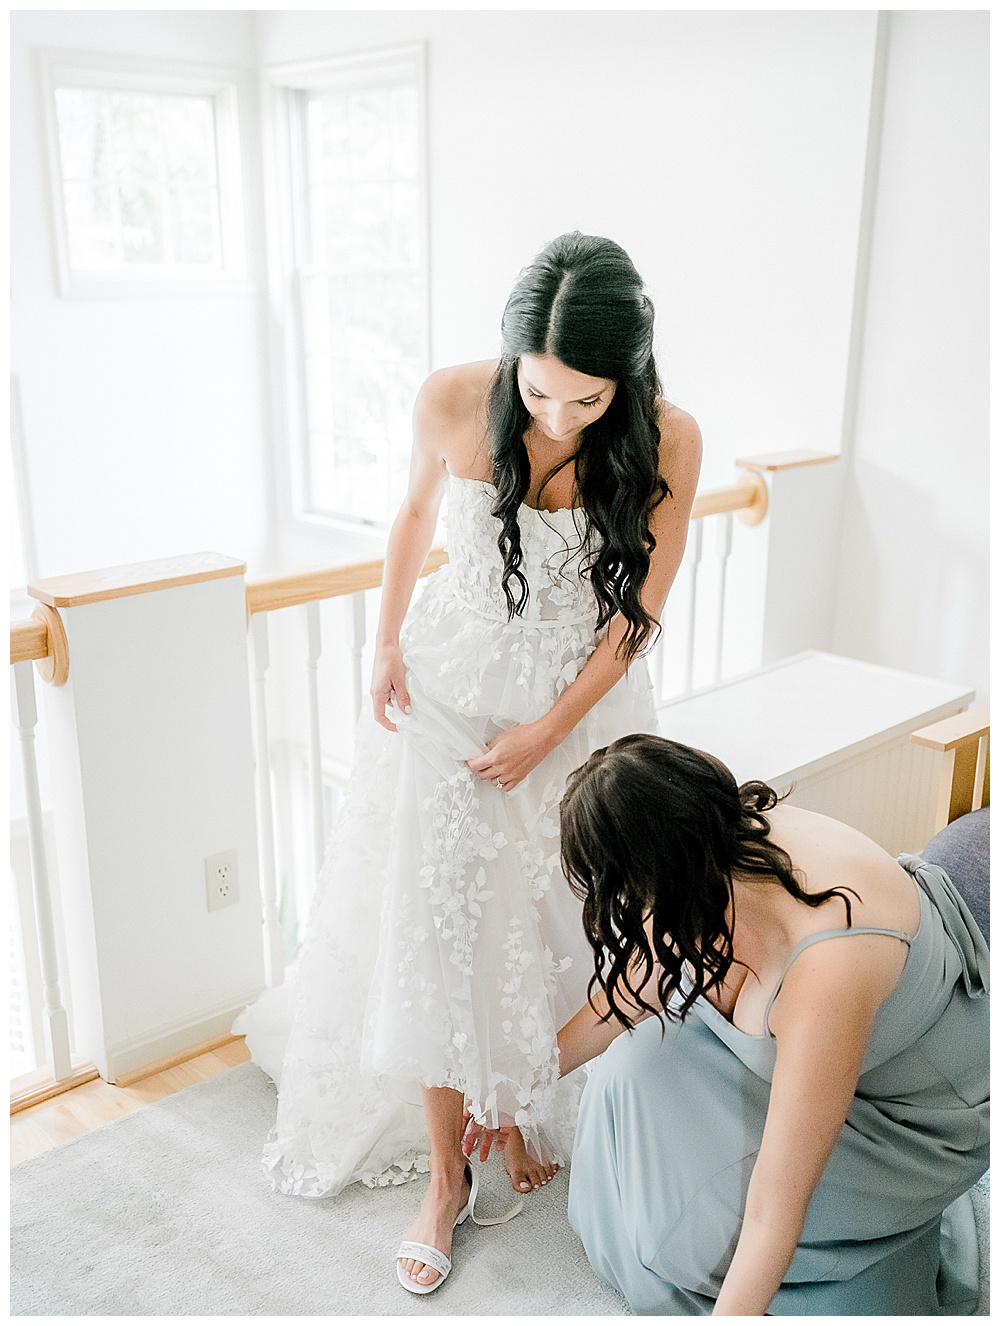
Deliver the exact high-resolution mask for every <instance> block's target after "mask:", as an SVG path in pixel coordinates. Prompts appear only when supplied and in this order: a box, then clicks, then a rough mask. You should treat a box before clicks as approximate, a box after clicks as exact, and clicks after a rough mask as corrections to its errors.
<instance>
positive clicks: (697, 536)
mask: <svg viewBox="0 0 1000 1326" xmlns="http://www.w3.org/2000/svg"><path fill="white" fill-rule="evenodd" d="M691 524H692V530H691V533H692V536H693V537H692V539H691V542H690V543H689V544H688V547H689V548H690V550H691V551H690V552H689V553H688V557H687V561H688V565H689V566H690V568H691V570H690V577H691V579H690V584H691V593H690V597H689V598H688V620H687V631H686V632H685V640H684V689H685V691H690V690H691V689H692V687H693V686H694V643H695V626H696V622H697V611H698V579H699V577H698V572H699V569H700V567H701V557H702V549H703V547H704V542H705V540H704V526H705V522H704V521H703V520H694V521H692V522H691Z"/></svg>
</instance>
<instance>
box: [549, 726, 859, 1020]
mask: <svg viewBox="0 0 1000 1326" xmlns="http://www.w3.org/2000/svg"><path fill="white" fill-rule="evenodd" d="M778 799H779V798H778V796H777V793H776V792H775V791H774V789H773V788H771V787H768V785H767V784H766V783H761V782H749V783H743V784H742V785H741V786H739V787H737V785H736V779H735V778H734V777H733V775H732V774H731V773H730V771H729V770H728V769H727V768H726V766H725V765H724V764H723V763H722V761H721V760H717V759H716V758H715V757H714V756H713V755H708V754H706V753H705V752H704V751H699V750H694V749H692V748H691V747H690V746H682V745H681V744H680V743H679V742H676V741H668V740H666V739H665V738H663V737H654V736H649V735H646V734H636V735H633V736H628V737H622V738H621V739H620V740H619V741H616V742H614V743H613V744H612V745H610V746H606V747H605V748H604V749H603V750H598V751H595V752H594V754H593V755H591V757H590V759H589V760H588V761H587V762H586V764H584V765H582V766H581V767H580V768H579V769H577V771H576V772H575V773H574V774H573V775H572V777H571V779H570V782H569V786H568V788H567V791H566V793H565V795H564V796H563V799H562V806H561V810H560V817H561V835H562V837H561V852H562V865H563V870H564V872H565V874H566V878H567V879H568V880H569V883H570V887H571V888H572V889H573V892H574V893H575V894H576V895H577V897H579V898H580V899H582V901H583V926H584V930H585V931H586V933H587V938H588V940H589V941H590V945H591V947H592V948H593V950H594V975H593V976H592V977H591V980H590V985H589V988H588V995H589V997H590V999H591V1000H593V997H594V994H595V992H596V991H597V990H598V989H600V990H603V991H604V993H605V994H606V996H607V1000H608V1008H609V1010H610V1011H609V1013H608V1015H607V1016H608V1018H610V1017H611V1016H614V1017H615V1018H617V1019H618V1021H619V1022H621V1023H623V1024H624V1026H625V1027H627V1028H628V1029H629V1030H631V1028H632V1027H633V1026H634V1025H635V1022H636V1020H637V1019H636V1018H635V1016H634V1015H633V1014H634V1010H635V1009H636V1008H640V1009H645V1010H646V1011H648V1012H654V1013H657V1014H659V1015H661V1016H666V1017H668V1018H677V1019H683V1018H684V1016H685V1015H686V1013H687V1012H688V1010H689V1009H690V1007H691V1005H692V1004H693V1003H694V1001H695V1000H696V999H697V998H698V997H699V995H704V994H705V993H706V992H707V991H709V990H712V989H713V988H714V987H716V986H719V985H721V984H722V983H723V982H724V981H725V979H726V975H727V973H728V972H729V969H730V967H731V966H732V965H733V963H734V961H737V959H735V958H734V957H733V875H734V873H738V874H740V875H741V876H744V877H746V876H753V875H756V876H760V877H762V878H771V879H775V880H777V882H778V884H779V885H780V886H781V887H782V888H783V889H785V890H786V891H787V892H788V893H790V894H791V895H792V897H793V898H795V899H797V900H798V901H799V902H802V903H805V904H806V906H808V907H819V906H820V905H821V904H822V903H824V902H827V901H828V900H829V899H830V898H834V897H836V898H840V899H841V901H842V902H843V904H844V906H845V907H846V909H847V924H848V925H850V924H851V903H850V900H849V899H848V897H847V893H849V892H853V890H850V889H839V888H833V889H825V890H823V891H822V892H819V893H806V892H805V890H804V889H803V888H802V886H801V885H800V883H799V881H798V880H797V879H796V877H795V875H796V872H795V869H794V867H793V865H792V861H791V858H790V857H789V855H788V853H787V852H786V851H785V850H784V849H783V848H781V847H779V846H778V845H777V844H776V843H775V842H773V841H772V840H771V837H770V826H769V825H768V822H767V820H766V819H765V818H764V811H767V810H770V809H771V808H772V807H773V806H775V805H776V804H777V802H778ZM854 896H855V897H857V894H854ZM649 919H651V922H652V923H651V925H650V926H649V931H650V934H651V938H652V943H650V934H647V930H646V926H645V924H644V923H645V922H646V921H647V920H649ZM656 963H659V967H660V975H659V977H658V979H657V982H656V1001H655V1003H650V1002H649V1001H648V999H647V998H646V991H645V989H644V987H646V986H647V984H648V983H649V980H650V978H651V976H652V974H653V971H654V967H655V964H656ZM684 964H686V965H687V977H688V980H689V981H690V988H689V989H685V990H684V991H683V997H682V998H680V999H675V1000H674V1001H673V1003H671V999H672V997H673V996H674V995H675V994H676V993H677V992H678V991H680V990H681V972H682V968H683V966H684ZM685 984H687V983H685ZM622 1001H627V1002H628V1003H629V1004H630V1005H631V1007H632V1010H633V1012H632V1013H630V1012H628V1011H627V1010H626V1008H624V1007H623V1002H622ZM605 1020H607V1018H606V1019H605Z"/></svg>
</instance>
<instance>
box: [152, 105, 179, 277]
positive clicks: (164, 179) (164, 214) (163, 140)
mask: <svg viewBox="0 0 1000 1326" xmlns="http://www.w3.org/2000/svg"><path fill="white" fill-rule="evenodd" d="M156 129H157V147H158V149H159V151H158V158H159V159H158V161H157V174H158V176H159V185H160V223H161V225H162V226H163V265H164V266H165V267H174V266H176V259H175V258H174V236H173V226H172V225H171V221H172V219H173V218H172V213H171V206H170V181H169V176H168V174H167V129H166V123H165V117H164V113H163V98H162V96H161V97H157V98H156Z"/></svg>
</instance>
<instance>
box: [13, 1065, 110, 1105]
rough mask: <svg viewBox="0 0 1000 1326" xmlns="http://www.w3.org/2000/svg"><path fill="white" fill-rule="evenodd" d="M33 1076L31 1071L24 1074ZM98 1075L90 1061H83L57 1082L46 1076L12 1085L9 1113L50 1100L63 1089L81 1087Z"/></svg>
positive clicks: (61, 1092)
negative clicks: (30, 1081)
mask: <svg viewBox="0 0 1000 1326" xmlns="http://www.w3.org/2000/svg"><path fill="white" fill-rule="evenodd" d="M34 1076H35V1075H34V1074H33V1073H32V1074H25V1077H28V1078H31V1077H34ZM100 1076H101V1075H100V1073H99V1072H98V1071H97V1069H96V1068H95V1067H94V1065H93V1064H92V1063H83V1064H80V1065H78V1066H77V1067H76V1068H74V1069H73V1072H72V1073H71V1074H70V1075H69V1077H64V1078H62V1079H61V1080H59V1081H58V1082H57V1081H56V1079H55V1078H53V1077H47V1076H46V1077H43V1078H41V1080H39V1081H37V1082H34V1083H28V1084H25V1085H24V1086H23V1087H20V1088H18V1087H17V1086H14V1089H13V1090H12V1092H11V1097H10V1112H11V1115H12V1116H13V1115H15V1114H20V1112H21V1111H22V1110H28V1109H30V1108H31V1106H32V1105H41V1103H42V1102H43V1101H46V1100H52V1098H53V1097H54V1096H61V1095H62V1094H63V1092H64V1091H73V1090H74V1088H76V1087H82V1086H83V1085H84V1083H85V1082H93V1081H94V1080H95V1079H96V1078H99V1077H100ZM16 1081H17V1079H15V1082H16Z"/></svg>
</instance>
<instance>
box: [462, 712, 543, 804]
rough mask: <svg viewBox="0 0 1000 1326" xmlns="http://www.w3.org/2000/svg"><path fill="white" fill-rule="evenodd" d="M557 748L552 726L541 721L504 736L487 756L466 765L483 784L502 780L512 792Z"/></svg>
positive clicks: (514, 729) (492, 745) (479, 756)
mask: <svg viewBox="0 0 1000 1326" xmlns="http://www.w3.org/2000/svg"><path fill="white" fill-rule="evenodd" d="M558 745H559V738H558V737H557V736H556V734H555V732H554V731H553V729H552V726H551V724H549V723H547V722H546V720H545V718H539V719H537V720H536V721H535V722H534V723H522V724H521V725H520V726H519V727H512V728H508V730H507V731H506V732H501V733H500V735H499V736H498V737H497V738H496V740H495V741H494V742H493V743H492V744H491V745H490V748H489V750H488V751H487V752H486V754H485V755H476V756H475V757H474V758H473V759H471V760H467V761H466V763H467V764H468V766H469V768H470V769H471V770H472V772H473V773H474V774H475V775H476V777H477V778H479V779H481V780H482V781H483V782H484V783H496V782H498V780H499V784H500V785H501V786H502V787H503V790H504V791H505V792H510V791H512V790H513V789H514V788H515V787H517V785H518V783H520V782H521V780H522V779H524V778H527V776H528V774H530V773H531V771H532V769H534V768H535V767H536V765H539V764H541V762H542V760H544V759H545V757H546V755H548V754H549V753H550V751H553V750H555V748H556V746H558Z"/></svg>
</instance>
